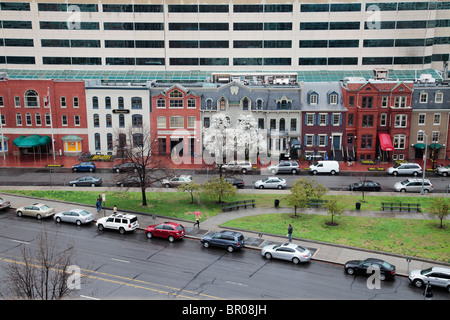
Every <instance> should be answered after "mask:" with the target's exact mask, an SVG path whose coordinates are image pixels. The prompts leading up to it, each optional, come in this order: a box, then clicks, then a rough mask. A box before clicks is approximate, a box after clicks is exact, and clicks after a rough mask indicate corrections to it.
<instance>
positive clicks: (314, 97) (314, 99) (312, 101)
mask: <svg viewBox="0 0 450 320" xmlns="http://www.w3.org/2000/svg"><path fill="white" fill-rule="evenodd" d="M318 100H319V99H318V95H317V94H312V95H310V96H309V103H310V104H317V102H318Z"/></svg>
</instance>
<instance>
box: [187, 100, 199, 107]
mask: <svg viewBox="0 0 450 320" xmlns="http://www.w3.org/2000/svg"><path fill="white" fill-rule="evenodd" d="M196 106H197V103H196V101H195V99H192V98H189V99H188V101H187V107H188V108H192V109H195V107H196Z"/></svg>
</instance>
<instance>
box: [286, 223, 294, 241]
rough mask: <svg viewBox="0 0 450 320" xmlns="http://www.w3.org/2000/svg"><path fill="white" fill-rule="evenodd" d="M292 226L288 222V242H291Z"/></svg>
mask: <svg viewBox="0 0 450 320" xmlns="http://www.w3.org/2000/svg"><path fill="white" fill-rule="evenodd" d="M292 230H293V229H292V226H291V224H289V226H288V234H287V235H288V237H289V242H292Z"/></svg>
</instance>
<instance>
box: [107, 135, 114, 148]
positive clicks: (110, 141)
mask: <svg viewBox="0 0 450 320" xmlns="http://www.w3.org/2000/svg"><path fill="white" fill-rule="evenodd" d="M106 145H107V148H108V150H112V149H113V136H112V134H111V133H108V134H107V135H106Z"/></svg>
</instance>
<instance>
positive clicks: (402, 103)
mask: <svg viewBox="0 0 450 320" xmlns="http://www.w3.org/2000/svg"><path fill="white" fill-rule="evenodd" d="M394 107H395V108H405V107H406V97H404V96H401V97H395V103H394Z"/></svg>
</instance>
